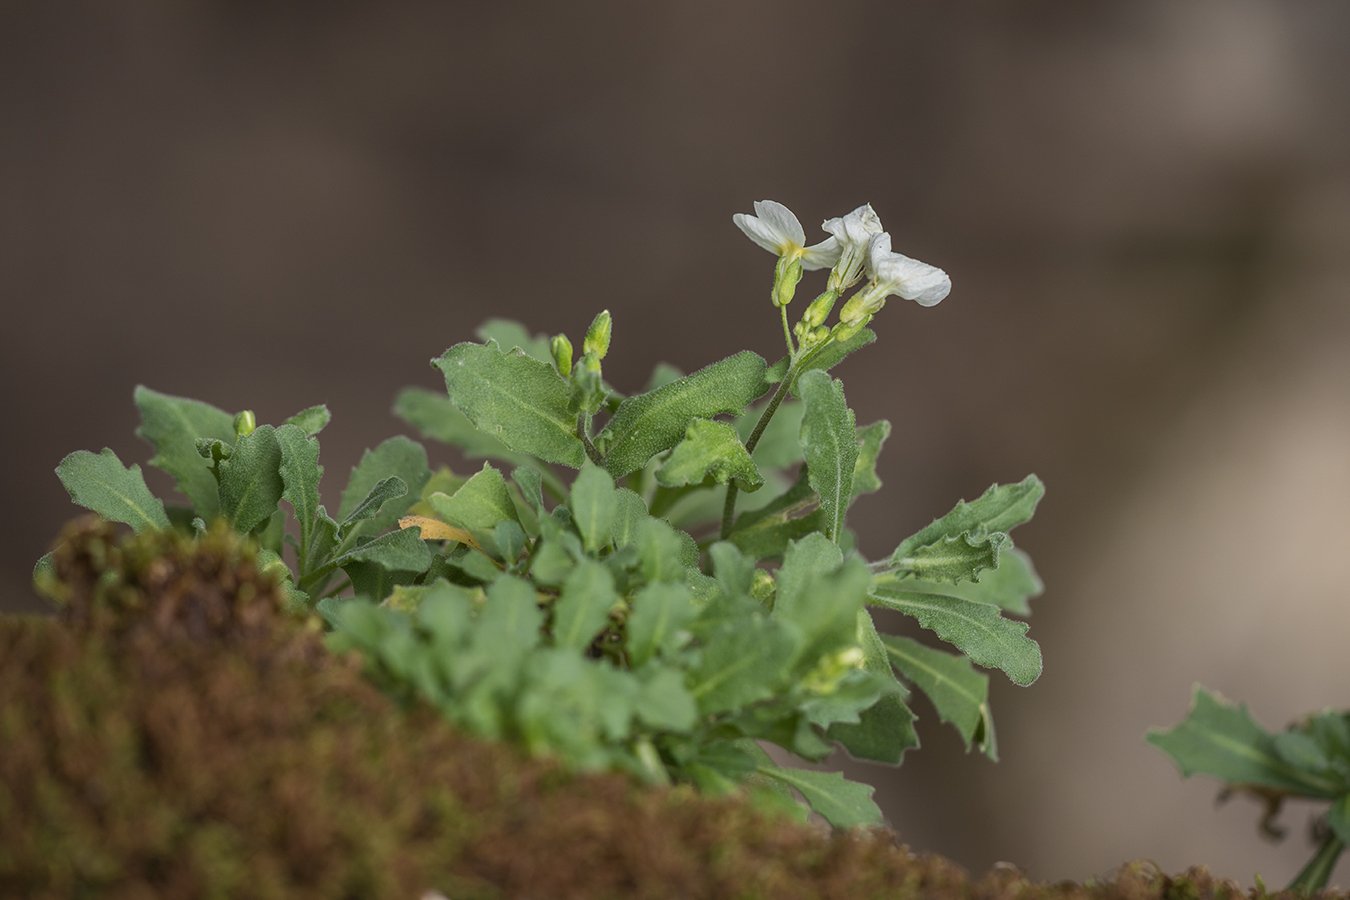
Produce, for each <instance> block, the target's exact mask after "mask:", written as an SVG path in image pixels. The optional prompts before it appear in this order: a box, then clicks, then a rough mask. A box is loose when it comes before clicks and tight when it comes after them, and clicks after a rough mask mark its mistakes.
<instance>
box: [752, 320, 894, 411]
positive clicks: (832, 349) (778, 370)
mask: <svg viewBox="0 0 1350 900" xmlns="http://www.w3.org/2000/svg"><path fill="white" fill-rule="evenodd" d="M876 339H877V336H876V332H874V331H872V329H870V328H864V329H863V330H861V331H859V332H858V333H857V334H855V335H853V337H851V338H849V339H848V340H846V341H832V342H831V343H830V345H829V346H827V347H826V348H825V349H824V350H821V351H820V353H818V354H816V356H815V358H814V359H812V360H811V361H810V362H809V363H807V364H806V368H804V369H803V370H802V371H801V372H800V373H798V374H799V375H801V374H804V373H806V372H811V371H815V370H817V369H818V370H820V371H822V372H828V371H829V370H830V369H833V368H834V367H835V366H837V365H839V363H841V362H843V360H844V357H846V356H848V355H849V354H850V353H853V352H854V351H855V350H861V349H862V348H863V347H866V346H867V345H868V344H870V343H872V342H873V341H875V340H876ZM787 370H788V358H787V357H786V356H785V357H783V358H782V359H780V360H778V362H776V363H774V364H773V366H772V367H770V368H769V370H768V371H766V372H765V373H764V383H765V384H778V383H779V382H780V381H782V380H783V377H784V376H785V375H787ZM792 396H794V397H797V396H800V395H799V394H798V393H797V390H796V388H795V387H794V388H793V391H792Z"/></svg>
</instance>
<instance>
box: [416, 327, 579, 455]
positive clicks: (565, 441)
mask: <svg viewBox="0 0 1350 900" xmlns="http://www.w3.org/2000/svg"><path fill="white" fill-rule="evenodd" d="M432 365H434V366H436V367H437V368H438V369H440V370H441V373H442V374H444V375H445V389H446V392H447V393H449V395H450V399H451V400H452V401H454V404H455V406H457V407H459V409H460V411H461V412H463V413H464V415H465V416H466V417H468V419H469V421H470V422H472V423H473V425H474V427H475V428H477V429H478V430H479V431H483V432H485V433H487V434H489V435H491V436H492V437H495V438H497V439H498V440H500V441H501V442H502V443H503V444H505V445H506V446H507V447H509V448H511V449H512V450H517V451H520V452H522V453H530V454H533V455H534V456H537V457H539V458H540V459H542V460H546V461H547V462H554V463H561V464H563V465H567V466H571V467H572V468H574V469H577V468H580V467H581V464H582V462H584V461H585V459H586V450H585V448H584V447H583V446H582V444H581V439H580V438H578V437H577V436H576V426H577V416H576V412H575V411H574V410H573V409H572V407H571V406H570V404H569V395H570V389H569V387H568V383H567V381H566V380H564V379H563V378H562V376H560V375H559V374H558V372H557V370H556V369H554V368H553V366H552V365H551V364H550V363H546V362H541V361H540V360H537V359H534V358H532V357H529V356H526V355H525V354H524V353H523V352H521V351H515V352H509V353H503V352H502V351H501V350H500V349H498V347H497V345H496V344H493V343H490V344H488V345H486V346H484V345H482V344H456V345H455V346H453V347H451V348H450V349H449V350H447V351H445V355H443V356H442V357H441V358H440V359H436V360H432Z"/></svg>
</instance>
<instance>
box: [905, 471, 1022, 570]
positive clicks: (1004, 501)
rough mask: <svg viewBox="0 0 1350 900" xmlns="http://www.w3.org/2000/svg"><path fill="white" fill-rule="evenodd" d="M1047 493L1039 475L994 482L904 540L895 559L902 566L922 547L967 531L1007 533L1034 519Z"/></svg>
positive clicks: (972, 532) (983, 533)
mask: <svg viewBox="0 0 1350 900" xmlns="http://www.w3.org/2000/svg"><path fill="white" fill-rule="evenodd" d="M1044 494H1045V485H1043V484H1042V483H1041V480H1040V479H1039V478H1037V477H1036V476H1035V475H1028V476H1027V477H1026V478H1024V479H1023V480H1022V481H1021V482H1019V483H1018V484H1002V485H1000V484H994V485H990V487H989V490H987V491H985V492H984V493H983V494H981V495H980V497H979V499H977V500H974V501H973V502H971V503H966V502H965V501H961V502H960V503H957V504H956V508H954V509H953V510H952V511H951V512H949V513H947V515H945V516H943V517H942V518H940V519H934V520H933V522H932V523H931V524H929V525H928V526H927V527H926V528H924V529H923V530H922V531H920V532H918V533H917V534H914V535H911V536H910V537H908V538H906V539H905V540H903V541H901V542H900V546H898V547H896V548H895V552H894V553H892V554H891V561H892V563H893V564H897V565H898V562H897V561H899V560H903V559H906V558H908V557H910V556H911V555H912V554H913V552H914V550H915V549H916V548H918V547H925V546H928V545H930V544H933V543H936V542H937V541H939V540H941V539H943V538H952V537H956V536H958V535H962V534H966V533H967V532H969V533H970V534H971V535H972V536H974V537H976V538H979V537H982V536H984V535H986V534H992V533H994V532H1000V531H1001V532H1004V533H1007V532H1009V531H1011V530H1012V529H1013V528H1014V527H1016V526H1018V525H1020V524H1022V523H1023V522H1026V521H1027V520H1029V519H1030V518H1031V516H1032V513H1034V512H1035V511H1036V504H1037V503H1039V502H1040V499H1041V497H1042V495H1044Z"/></svg>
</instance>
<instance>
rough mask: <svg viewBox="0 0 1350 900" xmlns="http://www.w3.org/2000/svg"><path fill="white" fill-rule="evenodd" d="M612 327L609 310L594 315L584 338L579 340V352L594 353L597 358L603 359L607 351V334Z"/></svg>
mask: <svg viewBox="0 0 1350 900" xmlns="http://www.w3.org/2000/svg"><path fill="white" fill-rule="evenodd" d="M612 327H613V323H612V320H611V319H610V316H609V310H604V311H603V312H601V313H600V315H598V316H596V317H595V321H593V322H591V327H590V329H589V330H587V332H586V339H585V340H584V341H582V342H581V352H582V353H594V354H595V355H596V356H597V357H598V358H599V359H604V358H605V354H606V353H608V352H609V334H610V331H611V329H612Z"/></svg>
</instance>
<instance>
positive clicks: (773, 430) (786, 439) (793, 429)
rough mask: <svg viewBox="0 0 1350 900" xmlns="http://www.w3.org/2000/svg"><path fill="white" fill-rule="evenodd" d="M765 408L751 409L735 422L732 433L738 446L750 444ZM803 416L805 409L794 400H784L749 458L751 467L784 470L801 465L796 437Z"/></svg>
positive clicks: (800, 452)
mask: <svg viewBox="0 0 1350 900" xmlns="http://www.w3.org/2000/svg"><path fill="white" fill-rule="evenodd" d="M768 405H769V404H768V403H767V402H765V403H761V404H757V405H755V406H752V407H751V408H750V409H749V410H747V411H746V413H745V415H744V416H741V417H740V418H739V419H737V420H736V432H737V434H739V435H740V437H741V441H742V442H744V441H748V440H750V435H752V434H754V432H755V426H756V425H758V424H759V420H760V418H761V417H762V416H763V415H764V408H765V407H766V406H768ZM805 412H806V407H804V406H803V405H802V404H801V403H800V402H799V401H797V400H786V401H784V402H782V403H780V404H779V405H778V409H777V410H776V411H775V412H774V414H773V418H772V419H770V420H769V424H768V425H767V426H766V427H765V429H764V431H763V432H761V433H760V436H759V443H758V444H756V445H755V452H754V453H753V454H752V456H753V458H754V460H755V465H757V466H759V467H760V468H761V469H784V468H787V467H788V466H792V465H796V464H797V463H799V462H801V461H802V445H801V444H800V443H799V442H798V441H797V435H798V433H799V432H800V431H801V429H802V415H803V414H804V413H805Z"/></svg>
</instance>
